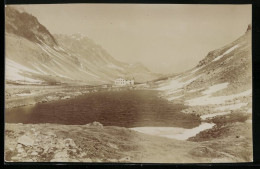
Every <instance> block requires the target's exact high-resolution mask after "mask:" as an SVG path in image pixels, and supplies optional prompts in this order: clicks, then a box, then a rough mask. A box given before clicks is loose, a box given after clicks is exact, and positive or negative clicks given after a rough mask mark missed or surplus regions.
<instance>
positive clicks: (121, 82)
mask: <svg viewBox="0 0 260 169" xmlns="http://www.w3.org/2000/svg"><path fill="white" fill-rule="evenodd" d="M134 83H135V82H134V79H133V78H132V79H124V78H122V77H120V78H117V79H116V80H115V85H116V86H120V87H122V86H132V85H134Z"/></svg>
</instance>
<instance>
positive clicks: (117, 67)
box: [107, 63, 124, 70]
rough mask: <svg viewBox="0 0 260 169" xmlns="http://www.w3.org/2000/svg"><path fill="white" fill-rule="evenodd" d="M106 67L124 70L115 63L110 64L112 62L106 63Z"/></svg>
mask: <svg viewBox="0 0 260 169" xmlns="http://www.w3.org/2000/svg"><path fill="white" fill-rule="evenodd" d="M107 67H109V68H113V69H119V70H124V69H122V68H121V67H119V66H116V65H114V64H112V63H110V64H107Z"/></svg>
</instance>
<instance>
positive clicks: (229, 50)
mask: <svg viewBox="0 0 260 169" xmlns="http://www.w3.org/2000/svg"><path fill="white" fill-rule="evenodd" d="M238 46H239V45H235V46H233V47H231V48H230V49H228V50H227V51H226V52H225V53H223V54H222V55H219V56H218V57H216V58H215V59H214V60H213V62H214V61H217V60H219V59H221V58H222V57H223V56H224V55H226V54H228V53H230V52H232V51H233V50H234V49H236V48H237V47H238Z"/></svg>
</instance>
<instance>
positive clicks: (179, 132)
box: [131, 123, 214, 140]
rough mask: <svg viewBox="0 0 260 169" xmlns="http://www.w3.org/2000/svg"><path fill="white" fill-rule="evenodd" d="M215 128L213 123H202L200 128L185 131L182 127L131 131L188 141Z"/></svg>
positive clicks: (148, 128) (142, 128)
mask: <svg viewBox="0 0 260 169" xmlns="http://www.w3.org/2000/svg"><path fill="white" fill-rule="evenodd" d="M213 126H214V124H213V123H201V124H200V125H199V126H198V127H195V128H192V129H185V128H180V127H135V128H131V129H132V130H134V131H138V132H140V133H144V134H149V135H154V136H159V137H166V138H171V139H177V140H187V139H188V138H190V137H193V136H196V135H197V134H198V133H200V132H201V131H204V130H207V129H211V128H212V127H213Z"/></svg>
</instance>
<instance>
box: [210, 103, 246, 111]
mask: <svg viewBox="0 0 260 169" xmlns="http://www.w3.org/2000/svg"><path fill="white" fill-rule="evenodd" d="M247 104H248V103H238V104H232V105H226V106H221V107H217V108H215V110H221V111H224V110H236V109H239V108H241V107H243V106H246V105H247Z"/></svg>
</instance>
